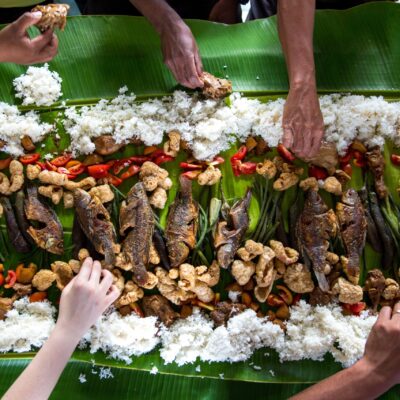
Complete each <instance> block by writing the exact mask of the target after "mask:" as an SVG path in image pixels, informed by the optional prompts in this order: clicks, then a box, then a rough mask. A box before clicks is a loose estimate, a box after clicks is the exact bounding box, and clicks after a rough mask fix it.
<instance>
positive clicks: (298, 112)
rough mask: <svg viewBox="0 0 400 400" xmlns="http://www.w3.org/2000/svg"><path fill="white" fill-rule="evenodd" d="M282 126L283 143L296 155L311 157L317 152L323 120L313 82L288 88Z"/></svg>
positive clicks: (322, 131) (322, 132)
mask: <svg viewBox="0 0 400 400" xmlns="http://www.w3.org/2000/svg"><path fill="white" fill-rule="evenodd" d="M282 126H283V139H282V143H283V145H284V146H285V147H287V148H290V149H291V150H292V151H293V152H294V153H295V154H296V155H297V156H298V157H300V158H303V157H312V156H314V155H315V154H316V153H317V152H318V150H319V148H320V147H321V144H322V138H323V136H324V120H323V118H322V113H321V109H320V106H319V100H318V94H317V89H316V87H315V84H312V83H311V84H308V83H307V84H305V83H302V84H300V85H298V86H295V87H293V88H291V89H290V90H289V95H288V97H287V99H286V103H285V107H284V110H283V119H282Z"/></svg>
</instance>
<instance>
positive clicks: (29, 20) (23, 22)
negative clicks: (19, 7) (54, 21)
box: [14, 11, 42, 34]
mask: <svg viewBox="0 0 400 400" xmlns="http://www.w3.org/2000/svg"><path fill="white" fill-rule="evenodd" d="M40 18H42V13H41V12H40V11H36V12H34V13H31V12H27V13H25V14H22V16H21V17H19V18H18V19H17V20H16V21H15V22H14V24H15V27H16V29H17V32H18V33H20V34H25V31H26V30H27V29H28V28H29V27H30V26H32V25H35V24H36V23H37V22H39V21H40Z"/></svg>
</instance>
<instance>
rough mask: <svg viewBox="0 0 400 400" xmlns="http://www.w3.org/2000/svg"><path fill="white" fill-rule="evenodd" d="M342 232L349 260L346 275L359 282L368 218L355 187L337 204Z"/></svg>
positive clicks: (350, 279)
mask: <svg viewBox="0 0 400 400" xmlns="http://www.w3.org/2000/svg"><path fill="white" fill-rule="evenodd" d="M336 215H337V217H338V221H339V228H340V234H341V237H342V241H343V244H344V247H345V249H346V253H347V258H348V260H349V262H348V265H347V268H346V271H345V273H346V275H347V277H348V279H349V281H350V282H352V283H354V284H355V285H357V284H358V280H359V278H360V255H361V252H362V251H363V249H364V246H365V239H366V236H367V219H366V217H365V211H364V207H363V205H362V203H361V199H360V197H359V196H358V194H357V192H356V191H355V190H354V189H348V190H346V191H345V192H344V193H343V195H342V199H341V202H338V203H337V204H336Z"/></svg>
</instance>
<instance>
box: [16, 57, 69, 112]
mask: <svg viewBox="0 0 400 400" xmlns="http://www.w3.org/2000/svg"><path fill="white" fill-rule="evenodd" d="M61 82H62V79H61V77H60V75H58V73H57V72H55V71H50V70H49V65H48V64H45V65H44V66H43V67H29V68H28V70H27V71H26V73H25V74H24V75H21V76H19V77H18V78H15V79H14V81H13V85H14V89H15V97H17V98H19V99H22V105H24V106H28V105H30V104H35V105H36V106H51V105H52V104H53V103H55V102H56V101H57V100H58V99H59V98H60V97H61V96H62V92H61Z"/></svg>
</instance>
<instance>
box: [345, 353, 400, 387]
mask: <svg viewBox="0 0 400 400" xmlns="http://www.w3.org/2000/svg"><path fill="white" fill-rule="evenodd" d="M351 368H353V369H354V371H355V372H356V374H357V376H360V377H362V379H363V380H364V382H369V384H370V385H371V386H372V387H374V388H375V389H378V388H379V389H380V390H381V391H382V392H383V391H386V390H388V389H389V388H391V387H392V386H394V385H395V384H396V383H397V382H396V379H395V376H394V374H393V370H392V369H391V368H387V367H386V366H385V365H381V366H380V365H377V364H375V363H373V362H370V361H369V360H368V359H367V358H366V357H365V356H364V357H363V358H362V359H361V360H359V361H358V362H357V363H355V364H354V365H353V366H352V367H351Z"/></svg>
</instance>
